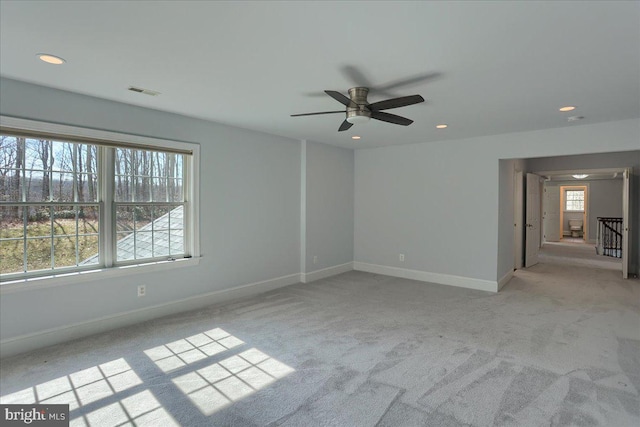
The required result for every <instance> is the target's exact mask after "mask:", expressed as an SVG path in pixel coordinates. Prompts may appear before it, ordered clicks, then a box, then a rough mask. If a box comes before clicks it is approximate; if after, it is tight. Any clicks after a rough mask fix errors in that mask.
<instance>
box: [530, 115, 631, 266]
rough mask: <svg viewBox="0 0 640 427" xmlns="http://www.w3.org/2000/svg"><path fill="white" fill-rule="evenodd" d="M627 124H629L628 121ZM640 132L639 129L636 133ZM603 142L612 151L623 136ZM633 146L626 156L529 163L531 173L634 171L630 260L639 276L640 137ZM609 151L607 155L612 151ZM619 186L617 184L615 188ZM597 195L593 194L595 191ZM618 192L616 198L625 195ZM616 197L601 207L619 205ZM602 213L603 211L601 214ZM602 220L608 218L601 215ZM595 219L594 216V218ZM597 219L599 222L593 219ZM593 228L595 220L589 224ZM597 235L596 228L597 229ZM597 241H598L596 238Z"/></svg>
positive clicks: (559, 158)
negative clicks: (583, 170)
mask: <svg viewBox="0 0 640 427" xmlns="http://www.w3.org/2000/svg"><path fill="white" fill-rule="evenodd" d="M625 122H626V120H625ZM638 127H640V123H639V124H636V128H638ZM636 131H638V129H636ZM602 138H603V141H607V142H606V143H605V144H606V145H609V146H611V147H612V150H613V147H614V146H615V143H616V142H618V141H619V138H620V136H618V135H611V136H605V135H603V136H602ZM632 143H633V144H632V145H631V146H630V147H629V149H630V150H631V151H623V152H610V153H604V154H598V155H596V154H585V155H579V156H556V157H542V158H532V159H528V160H527V169H528V170H529V171H531V172H536V171H564V170H577V169H610V168H611V169H613V168H627V167H630V168H633V175H632V179H631V182H630V184H631V206H630V209H631V218H630V223H629V225H630V232H629V233H630V235H631V239H630V240H631V241H630V248H631V250H630V252H629V257H630V259H631V267H630V270H629V271H630V272H634V273H635V274H638V273H640V135H639V136H637V137H636V139H635V141H632ZM612 150H607V151H612ZM614 185H615V184H614ZM592 191H593V190H592ZM621 193H622V190H620V193H618V192H617V191H616V192H615V194H621ZM612 197H614V195H613V194H609V195H607V196H605V199H604V200H603V201H602V203H600V205H601V206H604V204H605V203H607V204H611V205H612V206H613V205H616V204H617V202H616V201H612V200H611V199H610V198H612ZM598 212H600V210H598ZM603 212H610V210H609V209H605V210H603ZM598 216H604V215H599V214H598ZM592 217H593V215H592ZM592 219H595V218H592ZM589 223H590V225H589V226H590V227H593V226H592V225H591V220H590V221H589ZM594 231H595V228H594ZM593 238H594V239H595V237H593Z"/></svg>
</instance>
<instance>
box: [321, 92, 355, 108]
mask: <svg viewBox="0 0 640 427" xmlns="http://www.w3.org/2000/svg"><path fill="white" fill-rule="evenodd" d="M324 93H326V94H327V95H329V96H330V97H332V98H333V99H335V100H336V101H338V102H339V103H341V104H342V105H345V106H347V107H348V106H349V105H350V104H351V100H350V99H349V98H348V97H346V96H344V95H343V94H341V93H340V92H337V91H335V90H325V91H324Z"/></svg>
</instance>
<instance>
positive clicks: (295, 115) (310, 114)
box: [291, 110, 344, 117]
mask: <svg viewBox="0 0 640 427" xmlns="http://www.w3.org/2000/svg"><path fill="white" fill-rule="evenodd" d="M335 113H342V114H344V110H340V111H320V112H319V113H302V114H292V115H291V117H300V116H317V115H320V114H335Z"/></svg>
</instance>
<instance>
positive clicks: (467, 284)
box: [353, 261, 498, 292]
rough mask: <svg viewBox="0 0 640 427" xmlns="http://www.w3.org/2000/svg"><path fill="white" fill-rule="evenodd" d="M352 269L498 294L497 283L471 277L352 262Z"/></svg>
mask: <svg viewBox="0 0 640 427" xmlns="http://www.w3.org/2000/svg"><path fill="white" fill-rule="evenodd" d="M353 269H354V270H358V271H366V272H369V273H376V274H384V275H386V276H393V277H401V278H403V279H413V280H420V281H423V282H430V283H438V284H440V285H449V286H458V287H461V288H469V289H477V290H480V291H487V292H498V282H494V281H491V280H483V279H474V278H471V277H462V276H453V275H450V274H441V273H431V272H428V271H421V270H410V269H407V268H398V267H389V266H386V265H378V264H368V263H366V262H359V261H354V263H353Z"/></svg>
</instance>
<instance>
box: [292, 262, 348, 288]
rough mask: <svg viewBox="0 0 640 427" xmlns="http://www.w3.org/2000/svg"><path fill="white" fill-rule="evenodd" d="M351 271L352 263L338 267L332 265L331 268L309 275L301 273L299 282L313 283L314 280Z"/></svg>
mask: <svg viewBox="0 0 640 427" xmlns="http://www.w3.org/2000/svg"><path fill="white" fill-rule="evenodd" d="M351 270H353V262H347V263H344V264H340V265H334V266H332V267H327V268H323V269H321V270H316V271H312V272H309V273H306V274H305V273H301V274H300V281H301V282H302V283H309V282H313V281H314V280H320V279H324V278H325V277H330V276H335V275H336V274H341V273H346V272H347V271H351Z"/></svg>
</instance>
